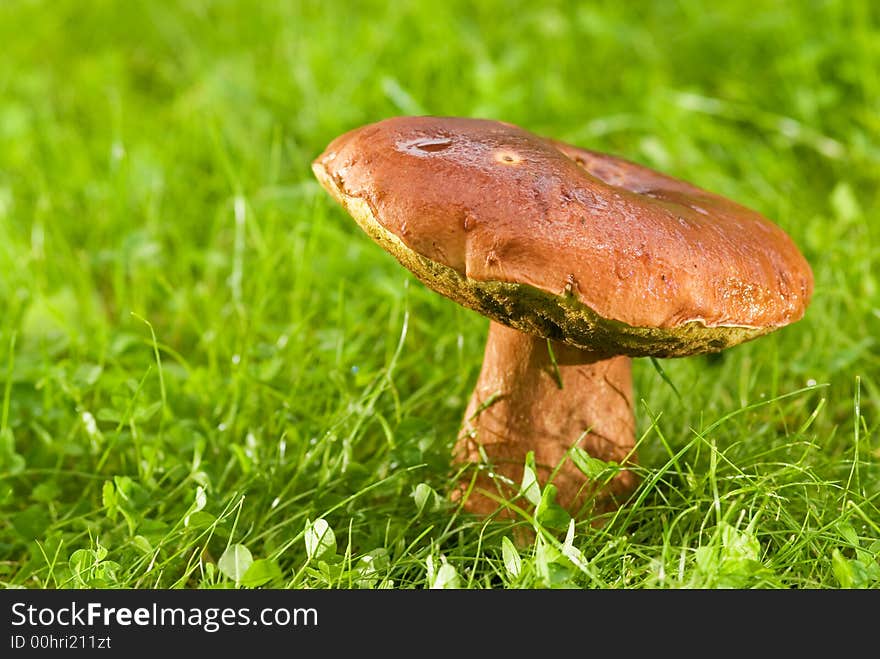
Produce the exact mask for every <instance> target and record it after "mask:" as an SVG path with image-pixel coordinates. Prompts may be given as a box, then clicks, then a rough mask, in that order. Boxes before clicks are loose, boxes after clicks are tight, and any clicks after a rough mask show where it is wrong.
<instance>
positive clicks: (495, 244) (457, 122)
mask: <svg viewBox="0 0 880 659" xmlns="http://www.w3.org/2000/svg"><path fill="white" fill-rule="evenodd" d="M312 168H313V171H314V173H315V175H316V176H317V178H318V180H319V181H320V182H321V184H322V185H323V187H324V188H325V189H326V190H327V191H328V192H329V193H330V194H331V195H332V196H333V197H334V198H335V199H336V200H337V201H338V202H339V203H340V204H342V206H343V207H344V208H345V209H346V210H347V211H348V212H349V213H350V214H351V215H352V217H353V218H354V219H355V220H356V221H357V222H358V224H359V225H360V226H361V228H362V229H363V230H364V231H365V232H366V233H367V234H369V235H370V237H372V238H373V240H375V241H376V242H377V243H379V244H380V245H381V246H382V247H384V248H385V249H386V250H387V251H389V252H390V253H391V254H393V255H394V256H395V257H396V258H397V260H398V261H400V263H401V264H403V265H404V266H406V267H407V268H408V269H409V270H411V271H412V272H413V274H415V276H416V277H418V278H419V279H420V280H421V281H422V282H424V283H425V284H426V285H427V286H429V287H430V288H432V289H434V290H435V291H437V292H439V293H442V294H443V295H445V296H447V297H449V298H451V299H453V300H455V301H457V302H459V303H460V304H462V305H464V306H466V307H469V308H471V309H473V310H475V311H477V312H479V313H481V314H483V315H485V316H488V317H489V318H490V319H491V322H490V324H489V333H488V341H487V344H486V351H485V357H484V361H483V366H482V369H481V371H480V375H479V378H478V380H477V383H476V386H475V388H474V392H473V396H472V398H471V400H470V403H469V404H468V406H467V410H466V412H465V416H464V422H463V429H462V433H461V435H460V436H459V438H458V441H457V443H456V445H455V449H454V460H455V462H456V463H457V464H459V465H469V464H474V465H476V467H477V471H476V473H475V474H473V475H472V476H470V477H464V478H463V480H462V481H461V485H460V489H459V490H458V495H459V496H460V497H463V499H464V500H463V505H464V507H465V509H466V510H469V511H471V512H476V513H482V514H487V513H490V512H492V511H494V510H496V509H497V508H498V503H497V502H498V500H499V497H500V498H509V497H512V496H514V495H516V493H517V491H518V489H519V484H520V482H521V480H522V476H523V469H524V463H525V460H526V457H527V455H528V454H529V453H530V452H532V453H533V455H534V460H535V470H536V472H537V476H538V479H539V481H540V482H542V483H546V482H548V481H551V480H552V483H553V484H554V486H555V487H556V488H557V502H558V503H559V504H561V505H562V506H564V507H566V508H567V509H568V510H569V511H571V512H572V513H573V514H575V515H577V514H579V513H582V512H584V510H585V508H584V507H585V506H586V505H588V504H589V505H592V506H593V507H594V511H595V510H607V509H609V508H613V507H614V506H617V505H619V503H620V501H621V500H622V498H623V497H625V496H627V495H628V494H629V493H631V491H632V490H633V489H634V487H635V486H636V485H637V478H636V477H635V475H634V473H633V471H632V470H631V469H630V468H628V467H629V466H631V465H633V464H635V463H636V453H635V420H634V415H633V394H632V380H631V375H630V358H632V357H645V356H651V357H683V356H687V355H694V354H698V353H710V352H717V351H720V350H723V349H725V348H728V347H730V346H733V345H736V344H738V343H742V342H743V341H748V340H750V339H754V338H755V337H758V336H760V335H762V334H766V333H768V332H770V331H772V330H775V329H777V328H779V327H782V326H784V325H787V324H789V323H791V322H794V321H796V320H798V319H800V318H801V317H802V316H803V314H804V311H805V309H806V306H807V304H808V303H809V300H810V297H811V295H812V289H813V279H812V273H811V271H810V267H809V265H808V263H807V262H806V260H805V259H804V257H803V256H802V255H801V253H800V252H799V251H798V249H797V247H796V246H795V244H794V243H793V242H792V240H791V239H790V238H789V237H788V236H787V235H786V234H785V233H784V232H783V231H782V230H781V229H779V228H778V227H777V226H775V225H774V224H772V223H771V222H770V221H768V220H767V219H766V218H764V217H763V216H761V215H760V214H758V213H756V212H755V211H752V210H749V209H747V208H745V207H743V206H740V205H739V204H736V203H734V202H732V201H729V200H727V199H725V198H723V197H721V196H719V195H716V194H713V193H711V192H706V191H705V190H702V189H700V188H698V187H695V186H693V185H691V184H689V183H686V182H683V181H680V180H677V179H674V178H671V177H669V176H665V175H663V174H660V173H658V172H655V171H653V170H651V169H648V168H646V167H642V166H640V165H637V164H635V163H632V162H628V161H626V160H622V159H620V158H616V157H613V156H609V155H605V154H601V153H597V152H594V151H587V150H583V149H579V148H577V147H574V146H571V145H568V144H565V143H562V142H558V141H555V140H549V139H545V138H542V137H539V136H537V135H534V134H532V133H529V132H527V131H526V130H523V129H522V128H519V127H517V126H514V125H512V124H509V123H503V122H498V121H490V120H483V119H466V118H453V117H396V118H391V119H386V120H384V121H380V122H378V123H374V124H370V125H366V126H363V127H361V128H358V129H355V130H353V131H350V132H348V133H345V134H344V135H341V136H340V137H338V138H336V139H335V140H333V141H332V142H331V143H330V144H329V146H328V147H327V149H326V150H325V151H324V153H323V154H321V155H320V156H319V157H318V158H317V159H316V160H315V161H314V163H313V165H312ZM575 446H577V447H578V448H579V449H581V450H584V451H586V453H587V454H588V455H589V456H592V457H593V458H598V459H599V460H603V461H606V462H616V463H618V464H619V465H620V467H621V468H620V469H619V470H617V472H616V473H615V474H614V475H613V477H611V478H608V479H605V480H604V481H603V482H602V483H594V482H591V481H590V479H589V478H588V477H587V476H586V475H585V473H584V471H582V470H581V469H580V468H579V467H578V466H577V464H576V461H575V460H573V451H574V449H573V448H572V447H575ZM579 455H580V456H583V454H579ZM574 457H577V456H574ZM467 471H468V470H463V472H464V473H467Z"/></svg>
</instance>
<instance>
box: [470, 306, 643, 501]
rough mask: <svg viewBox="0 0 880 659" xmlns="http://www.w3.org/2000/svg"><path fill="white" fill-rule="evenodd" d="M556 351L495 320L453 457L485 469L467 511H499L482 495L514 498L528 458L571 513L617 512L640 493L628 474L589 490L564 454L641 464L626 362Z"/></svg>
mask: <svg viewBox="0 0 880 659" xmlns="http://www.w3.org/2000/svg"><path fill="white" fill-rule="evenodd" d="M550 346H551V347H552V353H553V354H552V355H551V352H550V350H549V349H548V342H547V340H546V339H541V338H537V337H534V336H531V335H528V334H524V333H522V332H519V331H517V330H515V329H511V328H509V327H507V326H505V325H501V324H499V323H496V322H494V321H493V322H492V323H491V324H490V326H489V336H488V340H487V342H486V353H485V356H484V359H483V367H482V370H481V371H480V376H479V378H478V380H477V384H476V387H475V388H474V393H473V395H472V397H471V401H470V403H469V405H468V407H467V411H466V412H465V418H464V423H463V430H462V434H461V436H460V438H459V440H458V443H457V444H456V447H455V456H454V459H455V461H456V462H457V463H459V464H461V463H483V464H482V465H481V466H482V468H480V469H479V471H478V473H477V476H476V482H475V486H474V488H473V490H472V491H471V492H470V493H469V494H468V495H467V500H466V501H465V502H464V508H465V509H466V510H468V511H470V512H474V513H478V514H488V513H491V512H493V511H495V510H496V509H497V508H498V503H497V502H496V501H495V500H494V499H492V498H490V497H489V496H486V495H485V494H482V493H481V490H482V491H488V492H490V493H492V494H495V495H497V496H500V497H502V498H505V499H509V498H511V497H512V496H513V495H515V494H516V492H517V491H518V490H519V487H520V483H521V481H522V474H523V464H524V462H525V458H526V454H527V453H528V452H529V451H534V454H535V463H536V467H537V472H538V473H537V476H538V480H539V481H540V483H541V484H542V486H543V485H544V484H545V483H547V482H548V480H550V478H551V474H552V483H553V484H554V485H555V486H556V487H557V488H558V492H557V502H558V503H559V504H560V505H562V506H563V507H565V508H567V509H568V510H569V511H570V512H571V513H572V514H575V515H576V514H578V513H579V512H582V511H583V509H584V507H585V506H588V505H593V507H594V512H602V511H607V510H609V509H613V508H615V507H616V506H617V503H618V502H617V501H616V500H617V499H620V498H622V497H623V496H625V495H626V494H628V493H630V492H631V491H632V490H633V489H634V488H635V485H636V477H635V475H634V474H633V473H632V472H631V471H629V470H626V469H623V470H621V471H620V472H618V473H617V474H616V475H615V476H614V477H613V478H611V479H610V480H608V481H607V482H606V481H605V480H603V482H602V483H601V484H597V483H590V482H589V479H588V478H587V477H586V476H585V475H584V473H583V472H582V471H581V470H580V469H578V468H577V467H576V466H575V464H574V463H573V462H572V460H571V458H570V457H569V455H568V452H569V449H570V448H571V447H572V446H573V445H575V444H576V445H577V446H579V447H580V448H582V449H584V450H585V451H586V452H587V453H588V454H589V455H590V456H592V457H595V458H599V459H601V460H605V461H612V460H613V461H616V462H618V463H626V462H630V463H632V462H634V461H635V459H636V457H635V452H634V446H635V419H634V416H633V408H632V377H631V375H630V359H629V357H623V356H614V357H608V356H607V355H603V354H598V353H594V352H589V351H585V350H580V349H578V348H573V347H571V346H568V345H565V344H563V343H557V342H550ZM554 358H555V364H554ZM481 453H482V454H483V455H485V458H486V460H488V463H489V464H488V465H487V464H485V461H484V459H483V457H482V456H481ZM554 471H555V473H553V472H554ZM493 474H494V475H495V477H493ZM471 476H472V474H471V473H470V472H469V471H466V472H465V473H464V475H463V476H462V485H461V487H462V490H461V492H460V494H461V495H464V493H465V492H466V490H467V488H469V486H470V483H471V480H472V478H471ZM498 476H500V477H501V478H499V477H498ZM508 480H509V482H508Z"/></svg>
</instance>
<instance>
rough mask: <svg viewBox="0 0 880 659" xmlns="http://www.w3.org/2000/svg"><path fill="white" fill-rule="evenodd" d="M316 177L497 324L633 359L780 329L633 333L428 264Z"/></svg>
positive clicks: (411, 262)
mask: <svg viewBox="0 0 880 659" xmlns="http://www.w3.org/2000/svg"><path fill="white" fill-rule="evenodd" d="M313 170H314V172H315V175H316V176H317V177H318V179H319V180H320V181H321V183H322V184H323V185H324V187H325V188H326V189H327V190H328V191H331V192H332V193H333V194H334V196H335V197H336V199H337V200H338V201H339V202H340V203H341V204H342V206H343V207H344V208H345V209H346V210H347V211H348V213H349V214H350V215H351V216H352V217H353V218H354V219H355V221H356V222H357V223H358V224H359V225H360V227H361V228H362V229H363V230H364V231H365V232H366V233H367V234H368V235H369V236H370V237H371V238H372V239H373V240H374V241H376V242H377V243H379V244H380V245H382V247H384V248H385V249H386V250H387V251H388V252H390V253H391V254H392V255H393V256H394V257H395V258H396V259H397V260H398V261H399V262H400V263H401V264H402V265H403V266H405V267H406V268H407V269H408V270H410V271H411V272H412V273H413V274H414V275H415V276H416V277H418V278H419V280H421V281H422V282H424V283H425V285H427V286H428V287H429V288H432V289H433V290H435V291H437V292H438V293H441V294H443V295H445V296H446V297H448V298H451V299H453V300H455V301H456V302H458V303H459V304H462V305H464V306H466V307H469V308H471V309H473V310H475V311H477V312H479V313H481V314H483V315H485V316H488V317H489V318H492V319H493V320H496V321H498V322H500V323H503V324H505V325H508V326H510V327H514V328H516V329H518V330H520V331H522V332H526V333H528V334H534V335H536V336H540V337H543V338H547V339H551V340H553V341H561V342H564V343H567V344H570V345H573V346H575V347H578V348H581V349H583V350H589V351H592V352H596V353H606V354H608V355H629V356H631V357H649V356H650V357H686V356H688V355H694V354H700V353H708V352H718V351H721V350H724V349H725V348H729V347H731V346H734V345H737V344H739V343H743V342H744V341H749V340H751V339H754V338H756V337H758V336H761V335H762V334H767V333H768V332H771V331H773V330H774V329H776V327H774V326H770V327H743V326H729V325H724V326H717V327H707V326H706V325H705V324H703V323H702V322H700V321H698V320H697V321H688V322H685V323H682V324H681V325H678V326H675V327H671V328H654V327H633V326H631V325H627V324H626V323H622V322H619V321H616V320H612V319H608V318H603V317H602V316H600V315H599V314H597V313H596V312H595V311H594V310H593V309H591V308H590V307H588V306H587V305H585V304H583V303H582V302H581V301H579V300H577V299H576V298H574V297H573V296H566V295H557V294H555V293H551V292H548V291H544V290H541V289H538V288H535V287H533V286H529V285H527V284H518V283H512V282H501V281H480V280H476V279H471V278H468V277H465V276H463V275H461V274H460V273H458V272H457V271H455V270H454V269H452V268H450V267H448V266H446V265H443V264H441V263H437V262H436V261H432V260H431V259H428V258H425V257H424V256H421V255H420V254H418V253H417V252H415V251H413V250H412V249H410V248H409V247H407V246H406V245H405V244H404V243H403V241H401V240H400V238H398V237H397V236H396V235H395V234H393V233H392V232H390V231H388V230H387V229H386V228H385V227H384V226H382V224H381V223H380V222H379V221H378V220H377V219H376V217H375V215H374V214H373V210H372V209H371V208H370V206H369V204H368V203H367V202H366V201H364V200H363V199H361V198H359V197H353V196H351V195H348V194H345V192H344V191H342V190H341V189H340V188H339V186H338V185H337V184H336V182H335V181H334V180H333V179H332V177H331V176H330V175H329V174H328V173H327V172H326V170H325V169H324V168H323V167H321V166H320V165H318V164H315V165H314V166H313Z"/></svg>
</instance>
